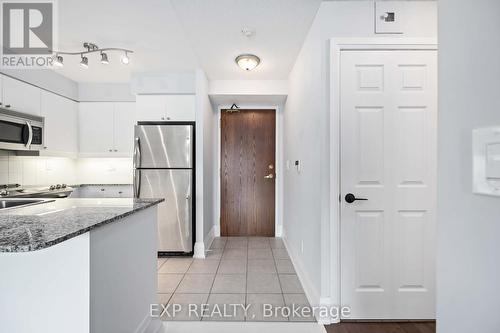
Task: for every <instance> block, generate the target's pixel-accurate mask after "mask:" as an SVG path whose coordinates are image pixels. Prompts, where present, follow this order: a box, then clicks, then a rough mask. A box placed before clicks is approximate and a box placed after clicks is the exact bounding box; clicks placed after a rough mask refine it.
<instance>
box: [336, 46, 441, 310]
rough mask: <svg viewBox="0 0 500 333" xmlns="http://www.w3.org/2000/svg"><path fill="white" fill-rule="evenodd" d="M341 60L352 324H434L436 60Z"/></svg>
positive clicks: (348, 55)
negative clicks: (368, 321)
mask: <svg viewBox="0 0 500 333" xmlns="http://www.w3.org/2000/svg"><path fill="white" fill-rule="evenodd" d="M340 59H341V64H340V66H341V69H340V72H341V77H340V91H341V93H340V99H341V100H340V103H341V201H342V202H341V263H342V264H341V276H342V278H341V285H342V288H341V298H342V304H343V305H348V306H351V309H352V316H351V317H350V318H351V319H433V318H435V229H436V216H435V210H436V209H435V208H436V154H437V150H436V149H437V148H436V140H437V138H436V129H437V52H436V51H433V50H425V51H419V50H414V51H406V50H391V51H382V50H380V51H368V50H367V51H362V50H360V51H354V50H353V51H342V52H341V58H340ZM349 193H350V194H353V195H354V196H355V197H356V198H364V199H368V200H366V201H365V200H359V201H358V200H356V201H354V202H352V203H348V202H347V200H346V197H345V196H346V195H347V194H349Z"/></svg>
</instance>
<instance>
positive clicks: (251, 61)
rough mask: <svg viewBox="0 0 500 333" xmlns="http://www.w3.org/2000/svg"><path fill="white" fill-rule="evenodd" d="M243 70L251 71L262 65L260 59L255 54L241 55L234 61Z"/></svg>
mask: <svg viewBox="0 0 500 333" xmlns="http://www.w3.org/2000/svg"><path fill="white" fill-rule="evenodd" d="M234 60H235V61H236V63H237V64H238V66H239V67H240V68H241V69H244V70H246V71H251V70H252V69H254V68H255V67H257V66H258V65H259V64H260V58H259V57H257V56H256V55H255V54H240V55H239V56H237V57H236V59H234Z"/></svg>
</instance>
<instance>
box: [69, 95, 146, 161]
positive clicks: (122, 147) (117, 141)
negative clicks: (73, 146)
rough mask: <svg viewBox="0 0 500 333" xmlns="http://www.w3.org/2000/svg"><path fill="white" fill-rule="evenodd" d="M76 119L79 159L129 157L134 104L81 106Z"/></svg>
mask: <svg viewBox="0 0 500 333" xmlns="http://www.w3.org/2000/svg"><path fill="white" fill-rule="evenodd" d="M78 118H79V142H80V144H79V146H80V149H79V156H81V157H131V156H132V152H133V147H134V142H133V138H134V125H135V122H136V121H135V103H133V102H81V103H80V109H79V116H78Z"/></svg>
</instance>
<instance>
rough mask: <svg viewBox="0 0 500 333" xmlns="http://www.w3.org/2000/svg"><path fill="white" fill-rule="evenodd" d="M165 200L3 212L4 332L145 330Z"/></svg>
mask: <svg viewBox="0 0 500 333" xmlns="http://www.w3.org/2000/svg"><path fill="white" fill-rule="evenodd" d="M161 201H163V199H131V198H130V199H129V198H120V199H81V198H75V199H71V198H67V199H56V200H48V201H44V202H43V203H41V204H35V205H31V206H25V207H21V208H15V209H3V210H0V268H1V274H0V294H1V295H2V297H0V308H2V311H1V313H0V322H1V323H2V324H1V326H2V331H5V332H19V333H21V332H51V333H54V332H78V333H80V332H81V333H84V332H85V333H88V332H109V333H111V332H126V331H127V332H128V331H130V332H132V331H135V330H144V328H145V326H147V325H149V324H150V323H149V306H150V304H151V303H155V302H156V283H157V282H156V274H155V272H156V251H157V226H156V225H157V209H156V205H157V204H158V203H160V202H161ZM27 317H29V318H30V320H26V318H27Z"/></svg>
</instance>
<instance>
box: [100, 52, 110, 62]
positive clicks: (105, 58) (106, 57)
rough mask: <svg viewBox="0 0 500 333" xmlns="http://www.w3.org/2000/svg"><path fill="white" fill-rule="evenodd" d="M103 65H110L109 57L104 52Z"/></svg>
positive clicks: (102, 54) (102, 53)
mask: <svg viewBox="0 0 500 333" xmlns="http://www.w3.org/2000/svg"><path fill="white" fill-rule="evenodd" d="M101 64H104V65H107V64H109V60H108V55H107V54H106V53H104V52H101Z"/></svg>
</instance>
